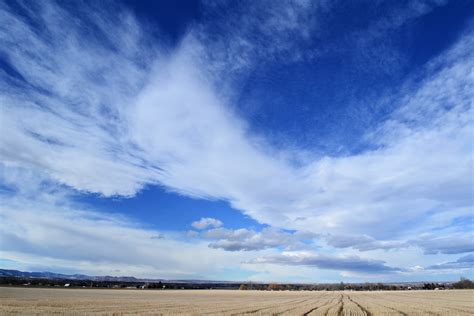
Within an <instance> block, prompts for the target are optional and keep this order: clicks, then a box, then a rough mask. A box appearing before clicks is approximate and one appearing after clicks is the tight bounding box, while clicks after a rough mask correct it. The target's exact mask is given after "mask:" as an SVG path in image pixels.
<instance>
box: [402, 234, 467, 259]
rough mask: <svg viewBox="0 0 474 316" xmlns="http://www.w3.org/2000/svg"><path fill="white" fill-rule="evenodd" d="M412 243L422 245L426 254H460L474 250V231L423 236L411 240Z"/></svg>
mask: <svg viewBox="0 0 474 316" xmlns="http://www.w3.org/2000/svg"><path fill="white" fill-rule="evenodd" d="M410 243H411V244H413V245H416V246H418V247H421V248H422V249H423V250H424V252H425V254H430V255H433V254H438V253H444V254H460V253H466V252H474V233H473V232H472V231H470V232H463V233H456V234H449V235H446V236H433V235H429V236H423V237H421V238H419V239H417V240H412V241H410Z"/></svg>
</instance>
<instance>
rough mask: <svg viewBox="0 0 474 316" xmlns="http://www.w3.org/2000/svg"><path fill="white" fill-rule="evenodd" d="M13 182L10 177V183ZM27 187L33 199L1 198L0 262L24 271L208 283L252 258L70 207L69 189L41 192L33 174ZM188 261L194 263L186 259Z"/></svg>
mask: <svg viewBox="0 0 474 316" xmlns="http://www.w3.org/2000/svg"><path fill="white" fill-rule="evenodd" d="M21 172H22V171H21V170H17V174H21ZM28 179H31V180H33V181H31V182H30V181H27V180H28ZM14 181H15V179H12V178H11V177H10V183H12V182H14ZM28 182H30V187H31V188H33V187H36V190H35V192H36V193H35V194H34V195H31V196H24V195H21V194H17V193H15V192H13V193H7V194H6V193H5V192H1V193H2V194H1V195H0V198H1V200H0V201H1V202H0V204H1V208H0V219H1V223H2V224H1V225H0V240H1V241H2V242H1V257H2V258H3V259H7V260H13V261H15V262H17V264H18V265H19V266H22V267H24V268H25V269H32V268H35V267H42V268H43V269H44V268H47V267H55V268H57V269H60V270H68V271H71V270H73V271H76V272H77V273H88V274H99V275H100V274H102V275H103V274H107V275H110V274H111V275H117V274H119V275H134V276H141V277H154V278H171V279H173V278H181V279H182V278H207V279H210V278H215V277H216V276H217V275H219V273H222V272H223V271H225V270H229V269H240V262H241V261H244V260H249V259H250V258H252V257H253V256H252V255H251V254H248V255H247V254H242V253H241V254H238V253H235V254H234V253H226V252H224V251H222V250H218V249H211V248H209V247H208V246H207V242H206V241H202V240H193V241H192V242H190V241H187V240H186V238H184V236H181V235H180V234H179V233H177V232H164V231H157V230H155V229H150V228H147V227H143V225H142V224H140V223H137V222H135V221H133V220H131V219H130V218H127V217H125V216H123V215H112V214H110V213H105V212H103V210H102V212H99V211H96V210H93V209H92V210H91V209H89V208H87V207H85V206H83V205H81V204H78V203H74V202H71V201H72V200H73V199H72V196H71V195H70V194H71V192H70V191H69V190H67V189H66V190H65V189H64V188H61V187H54V188H53V187H51V185H50V186H49V188H50V189H51V190H50V191H47V190H44V183H43V184H41V183H42V181H41V179H40V178H39V179H38V178H36V179H35V176H34V175H31V176H30V177H29V178H28V177H23V179H22V180H21V182H20V183H25V184H26V183H28ZM35 183H37V184H39V185H37V184H35ZM31 192H33V190H31ZM183 254H186V255H185V256H184V255H183ZM188 256H191V257H192V258H193V260H192V261H189V260H186V259H185V258H188ZM116 270H119V272H117V271H116Z"/></svg>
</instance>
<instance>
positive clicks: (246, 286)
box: [239, 284, 249, 291]
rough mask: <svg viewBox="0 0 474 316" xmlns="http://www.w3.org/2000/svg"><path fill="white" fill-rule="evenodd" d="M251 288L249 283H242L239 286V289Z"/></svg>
mask: <svg viewBox="0 0 474 316" xmlns="http://www.w3.org/2000/svg"><path fill="white" fill-rule="evenodd" d="M248 289H249V286H248V285H247V284H241V285H240V287H239V290H242V291H246V290H248Z"/></svg>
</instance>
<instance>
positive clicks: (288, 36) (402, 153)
mask: <svg viewBox="0 0 474 316" xmlns="http://www.w3.org/2000/svg"><path fill="white" fill-rule="evenodd" d="M0 21H2V23H0V171H1V172H0V250H1V251H0V267H1V268H6V269H17V270H23V271H53V272H59V273H81V274H89V275H115V276H125V275H126V276H135V277H146V278H165V279H207V280H229V281H261V282H340V281H344V282H402V281H450V280H457V279H459V278H460V277H469V278H474V218H473V217H474V209H473V206H474V183H473V182H474V166H473V155H474V148H473V141H472V140H473V135H474V124H473V123H474V115H473V114H474V113H473V102H474V50H473V49H472V47H474V2H473V1H469V0H452V1H447V0H446V1H445V0H429V1H428V0H426V1H424V0H413V1H368V0H367V1H366V0H358V1H337V0H335V1H329V0H320V1H316V0H315V1H305V0H301V1H299V0H294V1H286V0H282V1H266V0H261V1H246V0H244V1H237V2H236V1H213V0H205V1H192V0H179V1H145V0H140V1H128V0H127V1H99V2H98V1H36V2H32V1H11V0H6V1H2V2H0Z"/></svg>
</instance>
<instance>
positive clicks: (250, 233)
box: [202, 227, 317, 251]
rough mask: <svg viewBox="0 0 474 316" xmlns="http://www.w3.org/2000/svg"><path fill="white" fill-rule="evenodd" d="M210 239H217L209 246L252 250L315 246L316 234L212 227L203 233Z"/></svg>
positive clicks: (267, 229)
mask: <svg viewBox="0 0 474 316" xmlns="http://www.w3.org/2000/svg"><path fill="white" fill-rule="evenodd" d="M202 235H203V236H204V237H207V238H210V239H217V240H216V241H214V242H211V243H210V244H209V247H211V248H216V249H219V248H220V249H224V250H227V251H241V250H243V251H252V250H263V249H267V248H284V249H298V248H307V247H314V244H313V239H314V238H315V237H317V235H316V234H313V233H308V232H285V231H282V230H279V229H275V228H271V227H266V228H263V229H262V230H261V231H260V232H257V231H254V230H250V229H246V228H241V229H235V230H232V229H226V228H216V229H211V230H208V231H206V232H204V233H203V234H202Z"/></svg>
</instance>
